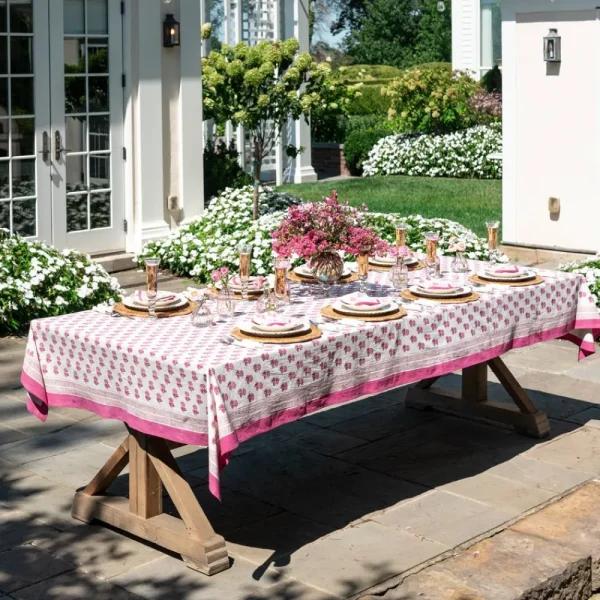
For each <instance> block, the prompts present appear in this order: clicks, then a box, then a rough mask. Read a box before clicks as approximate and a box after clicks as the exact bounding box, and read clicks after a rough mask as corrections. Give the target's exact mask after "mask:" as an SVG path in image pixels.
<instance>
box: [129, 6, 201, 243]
mask: <svg viewBox="0 0 600 600" xmlns="http://www.w3.org/2000/svg"><path fill="white" fill-rule="evenodd" d="M166 13H173V14H174V15H175V18H176V19H177V20H178V21H180V22H181V46H180V47H179V48H163V46H162V23H163V21H164V18H165V15H166ZM125 24H126V25H125V48H126V53H127V54H126V56H128V58H127V59H126V63H125V75H126V81H127V86H126V90H125V95H126V98H125V107H126V128H127V134H128V136H126V137H129V140H128V142H127V145H126V146H127V151H128V154H127V173H128V177H127V181H126V199H127V205H128V208H127V220H128V223H129V224H130V226H129V231H128V235H127V249H128V250H130V251H138V250H139V249H140V248H141V246H142V245H143V244H144V243H146V242H147V241H149V240H151V239H155V238H160V237H165V236H166V235H168V234H169V233H170V231H171V230H172V229H173V228H175V227H176V226H177V225H179V224H181V223H182V222H184V221H187V220H189V219H192V218H194V217H196V216H198V215H200V214H201V212H202V210H203V205H204V185H203V164H202V163H203V160H202V147H203V141H202V135H203V131H202V130H203V114H202V80H201V59H200V58H201V47H202V40H201V39H200V28H201V25H202V19H201V10H200V1H199V0H173V1H172V2H171V3H169V4H164V3H163V2H162V1H161V0H127V1H126V15H125ZM127 49H129V52H127ZM170 196H173V197H175V198H177V205H176V208H175V209H174V210H170V209H169V207H168V204H167V199H168V198H169V197H170Z"/></svg>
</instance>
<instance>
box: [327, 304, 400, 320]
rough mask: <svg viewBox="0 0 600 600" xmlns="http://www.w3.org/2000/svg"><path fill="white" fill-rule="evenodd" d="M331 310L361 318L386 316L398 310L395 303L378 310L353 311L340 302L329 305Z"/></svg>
mask: <svg viewBox="0 0 600 600" xmlns="http://www.w3.org/2000/svg"><path fill="white" fill-rule="evenodd" d="M331 306H332V308H333V310H334V311H335V312H337V313H340V314H341V315H351V316H361V317H376V316H383V315H388V314H390V313H394V312H396V311H397V310H398V308H399V306H398V305H397V304H396V303H395V302H391V301H390V303H389V305H388V306H387V307H385V308H383V309H379V310H353V309H352V308H350V307H349V306H346V305H345V304H344V303H343V302H342V301H341V300H336V301H335V302H333V303H332V304H331Z"/></svg>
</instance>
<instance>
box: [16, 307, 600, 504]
mask: <svg viewBox="0 0 600 600" xmlns="http://www.w3.org/2000/svg"><path fill="white" fill-rule="evenodd" d="M574 330H588V331H589V332H590V333H592V335H593V338H594V339H595V338H597V337H598V335H600V320H591V319H586V320H580V321H575V322H573V323H572V324H570V325H568V326H562V327H557V328H555V329H551V330H548V331H540V332H538V333H536V334H533V335H529V336H527V337H523V338H517V339H514V340H511V341H510V342H506V343H504V344H501V345H499V346H496V347H495V348H490V349H487V350H484V351H482V352H479V353H477V354H472V355H469V356H466V357H464V358H459V359H456V360H452V361H449V362H446V363H442V364H439V365H434V366H431V367H425V368H422V369H417V370H414V371H408V372H406V373H397V374H395V375H390V376H388V377H384V378H383V379H379V380H376V381H368V382H366V383H362V384H360V385H358V386H355V387H353V388H349V389H346V390H340V391H337V392H332V393H331V394H328V395H327V396H323V397H322V398H317V399H315V400H312V401H310V402H308V403H307V404H303V405H302V406H297V407H294V408H290V409H287V410H284V411H281V412H279V413H276V414H274V415H270V416H268V417H265V418H263V419H259V420H258V421H254V422H252V423H248V424H247V425H244V426H243V427H241V428H240V429H238V430H237V431H235V432H232V433H230V434H229V435H227V436H225V437H224V438H223V439H221V440H220V442H219V452H220V454H219V457H218V460H219V466H220V468H221V467H222V466H224V465H226V464H227V463H228V459H229V455H230V454H231V453H232V452H233V451H234V450H235V449H236V448H237V447H238V446H239V445H240V444H241V443H242V442H245V441H246V440H248V439H250V438H252V437H254V436H256V435H259V434H261V433H266V432H267V431H270V430H272V429H275V428H276V427H279V426H280V425H285V424H286V423H290V422H292V421H295V420H297V419H299V418H301V417H304V416H306V415H308V414H311V413H313V412H315V411H317V410H321V409H322V408H327V407H330V406H335V405H337V404H341V403H344V402H350V401H351V400H355V399H356V398H360V397H361V396H369V395H375V394H379V393H382V392H386V391H388V390H391V389H394V388H396V387H400V386H403V385H408V384H410V383H414V382H416V381H420V380H422V379H430V378H432V377H441V376H443V375H447V374H449V373H452V372H454V371H459V370H460V369H464V368H466V367H470V366H473V365H476V364H478V363H481V362H484V361H488V360H491V359H492V358H496V357H498V356H501V355H502V354H504V353H506V352H508V351H509V350H512V349H514V348H524V347H527V346H531V345H533V344H536V343H539V342H545V341H549V340H554V339H559V338H562V339H565V340H568V341H570V342H573V343H574V344H576V345H578V346H579V357H580V359H582V358H585V357H586V356H589V355H590V354H594V353H595V352H596V347H595V344H594V342H590V341H586V340H583V339H582V338H580V337H577V336H576V335H574V334H573V333H570V332H571V331H574ZM21 382H22V383H23V386H24V387H25V389H26V390H27V391H28V392H29V393H30V394H31V395H32V396H34V397H36V399H37V398H39V400H41V401H42V403H43V404H42V405H39V404H38V402H36V401H35V400H33V399H32V398H31V397H29V398H28V403H27V408H28V409H29V411H30V412H31V413H33V414H34V415H36V416H37V417H38V418H40V419H42V420H45V419H46V417H47V414H48V406H68V407H72V408H83V409H85V410H89V411H91V412H93V413H96V414H98V415H100V416H101V417H103V418H105V419H117V420H119V421H123V422H124V423H126V424H128V425H130V426H131V427H133V428H134V429H137V430H138V431H141V432H142V433H146V434H148V435H154V436H157V437H162V438H165V439H169V440H172V441H174V442H178V443H181V444H189V445H192V446H206V445H208V436H207V434H202V433H194V432H192V431H183V430H181V429H177V428H174V427H169V426H167V425H159V424H157V423H152V422H150V421H146V420H144V419H141V418H139V417H135V416H133V415H130V414H129V413H127V412H126V411H124V410H123V409H121V408H117V407H111V406H105V405H103V404H99V403H97V402H94V401H93V400H89V399H86V398H80V397H78V396H71V395H67V394H52V393H48V392H47V391H46V390H45V389H44V388H43V387H42V386H41V385H40V384H39V383H38V382H37V381H35V380H34V379H32V378H31V377H30V376H29V375H27V373H25V371H23V372H22V374H21ZM208 485H209V489H210V491H211V493H212V494H213V495H214V496H216V497H217V498H219V499H220V498H221V495H220V491H219V479H218V478H217V477H215V476H214V475H213V474H212V473H210V472H209V481H208Z"/></svg>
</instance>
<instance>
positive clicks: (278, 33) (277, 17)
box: [273, 0, 287, 185]
mask: <svg viewBox="0 0 600 600" xmlns="http://www.w3.org/2000/svg"><path fill="white" fill-rule="evenodd" d="M273 19H274V31H273V34H274V36H275V39H276V40H281V39H283V23H282V19H283V17H282V15H281V6H280V2H279V0H273ZM286 129H287V128H286V126H285V125H284V127H283V128H282V130H281V136H280V137H279V139H278V140H277V144H276V146H275V183H276V184H277V185H281V184H282V183H283V170H284V168H285V166H284V158H283V146H284V144H285V140H286V136H287V131H286Z"/></svg>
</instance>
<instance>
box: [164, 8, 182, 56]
mask: <svg viewBox="0 0 600 600" xmlns="http://www.w3.org/2000/svg"><path fill="white" fill-rule="evenodd" d="M179 44H180V40H179V21H177V19H175V17H174V16H173V15H172V14H171V13H169V14H167V15H166V17H165V20H164V22H163V46H164V47H165V48H174V47H175V46H179Z"/></svg>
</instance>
